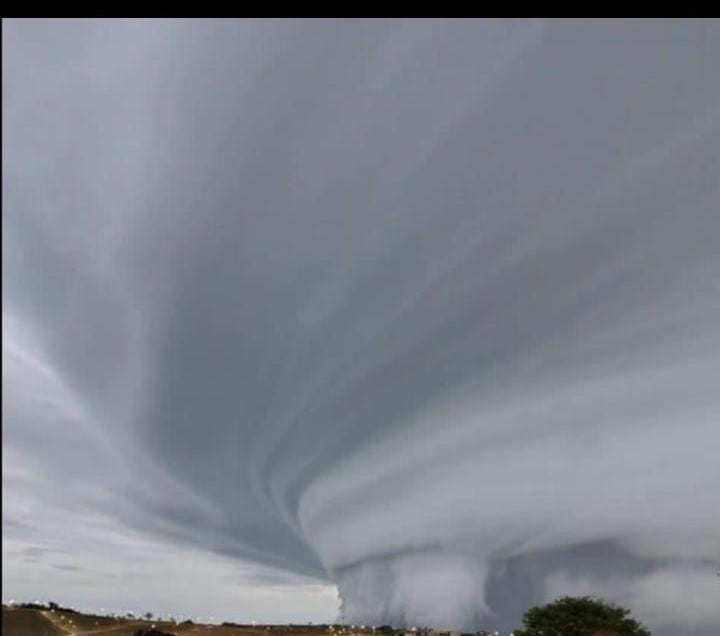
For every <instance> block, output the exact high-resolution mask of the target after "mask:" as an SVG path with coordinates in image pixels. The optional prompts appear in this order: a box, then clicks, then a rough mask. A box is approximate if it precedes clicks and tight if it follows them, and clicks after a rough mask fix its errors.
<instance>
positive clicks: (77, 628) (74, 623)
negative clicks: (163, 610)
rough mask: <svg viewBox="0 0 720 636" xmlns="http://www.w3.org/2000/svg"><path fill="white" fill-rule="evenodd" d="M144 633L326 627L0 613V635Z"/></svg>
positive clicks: (226, 633)
mask: <svg viewBox="0 0 720 636" xmlns="http://www.w3.org/2000/svg"><path fill="white" fill-rule="evenodd" d="M144 630H147V633H148V635H147V636H159V635H158V634H153V632H152V630H157V632H160V633H163V634H175V635H177V636H180V635H185V634H187V635H190V634H192V636H210V635H212V636H268V635H269V634H272V635H273V636H286V635H289V634H292V635H293V636H320V634H322V635H323V636H327V634H328V632H329V628H328V627H327V626H315V627H313V626H287V625H285V626H277V625H276V626H258V627H252V626H245V625H233V624H224V625H202V624H198V623H174V622H169V621H153V620H141V619H131V618H112V617H108V616H90V615H87V614H80V613H78V612H66V611H62V610H48V609H26V608H10V607H3V612H2V636H72V635H74V634H78V635H81V634H82V635H83V636H106V635H107V636H134V635H135V634H141V633H142V632H143V631H144ZM358 633H359V632H358ZM345 635H346V636H347V635H348V632H345Z"/></svg>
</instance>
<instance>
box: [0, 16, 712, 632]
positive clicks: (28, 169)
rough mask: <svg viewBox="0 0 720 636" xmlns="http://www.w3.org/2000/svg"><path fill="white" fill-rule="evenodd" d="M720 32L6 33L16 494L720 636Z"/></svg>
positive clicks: (340, 579) (406, 28) (440, 27)
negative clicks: (573, 598) (567, 596)
mask: <svg viewBox="0 0 720 636" xmlns="http://www.w3.org/2000/svg"><path fill="white" fill-rule="evenodd" d="M719 36H720V30H719V29H718V24H717V23H716V22H712V21H707V22H698V21H678V22H628V23H624V22H595V23H586V22H562V23H554V22H536V21H527V22H513V21H501V22H495V21H481V22H475V21H467V22H435V21H415V22H400V21H388V22H382V21H368V22H313V21H276V22H263V21H224V22H217V21H146V22H133V21H116V22H103V21H84V22H62V23H60V22H22V21H11V22H9V23H7V24H6V29H4V42H3V46H4V56H3V60H4V61H3V64H4V69H3V70H4V73H3V82H4V86H3V89H4V95H5V96H6V97H5V103H4V105H3V109H4V113H3V114H4V122H5V136H4V137H5V141H4V153H3V156H4V171H3V174H4V206H3V208H4V212H3V214H4V219H3V220H4V222H3V229H4V233H3V265H4V268H3V290H4V291H3V297H4V309H3V329H4V338H3V362H4V364H3V385H4V387H5V388H6V389H7V391H6V393H9V394H11V397H10V399H9V400H8V401H7V403H4V406H3V408H4V417H3V420H4V427H5V431H4V434H5V441H6V448H4V451H3V452H4V459H6V462H7V463H8V464H9V468H7V469H5V468H4V474H3V479H4V484H5V488H9V484H11V483H12V484H15V486H14V487H13V492H14V493H15V499H14V503H12V505H11V506H10V507H9V510H8V512H7V515H6V517H4V519H5V518H7V519H9V520H10V521H11V522H12V523H23V522H27V521H28V520H29V518H28V517H29V513H28V512H27V509H28V504H27V502H28V501H30V500H33V501H39V502H43V503H42V507H43V510H49V509H52V505H53V504H54V503H56V502H57V501H58V500H59V498H60V497H65V498H66V499H67V502H68V505H69V506H71V507H72V508H73V510H75V512H76V514H77V515H78V518H94V517H93V515H101V516H102V519H103V520H104V521H102V522H98V524H99V525H98V526H97V533H98V535H97V536H98V537H101V536H104V537H107V536H108V534H107V533H109V532H111V530H109V529H108V528H109V527H112V526H109V527H108V526H107V525H104V524H106V523H108V521H107V520H108V519H112V520H116V521H115V523H117V520H120V521H122V523H123V524H124V526H125V527H127V528H128V529H131V530H132V531H133V532H141V533H144V534H145V535H147V536H151V537H154V538H160V539H163V540H165V541H166V542H167V543H168V544H169V545H172V546H188V547H187V549H188V550H190V549H192V550H196V549H200V550H204V551H207V552H208V553H210V552H212V553H214V554H218V555H223V556H226V557H227V556H230V557H235V558H237V559H241V560H246V561H252V562H255V563H257V564H262V565H257V566H255V570H253V569H252V568H250V569H249V570H247V572H246V573H245V576H247V577H248V580H253V578H254V580H255V581H256V584H257V585H258V586H262V585H263V584H264V583H266V582H267V581H268V578H267V577H269V579H270V580H275V577H277V576H279V575H277V574H276V573H274V571H273V570H266V569H263V568H264V567H265V566H267V567H271V568H273V567H274V568H277V567H280V568H285V569H287V570H290V571H292V572H294V573H295V575H293V576H297V577H298V578H297V579H296V581H297V585H298V586H305V588H306V589H310V588H312V584H310V583H308V581H314V580H315V578H314V577H317V578H319V579H322V580H328V581H332V582H334V583H336V584H337V586H338V589H339V591H340V593H341V596H342V598H343V610H344V612H345V614H346V616H347V618H348V619H350V620H357V621H366V622H372V621H394V622H425V623H430V624H436V625H450V626H460V627H465V626H471V625H474V624H477V623H482V624H494V625H498V626H503V627H509V626H511V625H512V624H516V621H517V619H518V616H519V613H520V612H521V610H522V609H523V608H524V607H525V606H526V605H527V604H528V603H531V602H536V601H540V600H543V599H544V598H546V597H552V596H553V595H556V594H561V593H566V592H570V591H573V590H577V589H582V590H587V591H588V592H589V593H595V592H597V593H602V594H603V595H605V596H609V597H612V598H613V599H614V600H618V601H620V602H626V603H630V604H633V606H636V607H637V608H638V613H639V614H640V615H641V617H642V618H644V619H645V620H646V621H647V622H648V623H651V624H652V625H653V626H655V627H657V628H658V629H659V630H662V629H667V630H672V629H678V628H680V629H682V630H684V631H686V632H687V633H691V631H692V630H695V631H694V632H693V633H697V634H703V633H705V634H710V633H712V632H714V631H716V629H717V627H718V625H720V614H718V612H717V603H716V600H717V589H716V587H717V585H716V583H717V581H716V578H715V577H714V572H713V566H712V561H713V560H714V559H718V558H720V543H718V535H717V532H716V528H717V527H718V523H720V518H719V517H718V509H717V506H716V504H715V502H714V499H715V497H714V495H715V493H716V491H717V488H718V486H720V472H719V469H718V463H717V458H716V457H715V456H714V450H713V449H714V446H713V444H715V445H716V443H717V442H718V441H719V438H718V432H717V431H718V429H717V412H718V406H719V400H718V395H717V388H716V385H717V382H716V378H717V375H718V355H717V352H718V350H719V347H720V319H719V316H720V300H719V299H720V294H718V291H720V289H719V287H718V280H720V277H719V274H720V249H719V248H718V246H719V245H720V241H718V233H719V232H720V216H719V215H718V176H719V170H718V168H719V166H718V147H719V145H720V139H719V136H720V132H719V130H718V116H719V113H720V79H718V75H717V70H716V60H717V59H718V56H719V55H720V50H719V47H718V42H720V37H719ZM715 455H716V453H715ZM61 488H62V492H63V493H69V494H64V495H63V494H61V492H60V489H61ZM4 514H6V513H5V511H4ZM48 514H49V513H48ZM4 523H5V521H4ZM45 523H50V518H49V517H48V519H45ZM114 528H115V530H114V532H117V526H114ZM84 531H85V530H83V531H82V532H84ZM78 532H79V535H78V536H80V534H82V532H80V531H78ZM93 536H95V535H93ZM119 540H120V539H119V538H118V541H119ZM98 541H100V539H99V538H98ZM98 545H100V543H99V544H98ZM75 548H76V549H77V548H78V546H77V545H76V546H75ZM173 549H180V548H175V547H174V548H173ZM98 550H99V548H98ZM208 558H209V557H208ZM609 564H610V565H609ZM79 567H83V575H84V571H85V570H88V571H91V570H92V567H88V566H87V564H83V566H79ZM79 575H80V574H79V573H78V576H79ZM307 577H311V578H307ZM291 582H292V581H291ZM684 585H688V586H691V587H692V589H693V590H694V596H693V599H694V600H693V602H694V603H695V605H694V606H693V609H692V611H688V612H686V613H685V614H682V613H676V614H672V613H671V612H669V610H668V605H669V604H670V605H673V606H675V605H676V604H677V603H678V602H680V601H679V599H674V598H673V595H674V594H675V593H677V592H678V591H679V590H681V589H682V586H684ZM286 588H288V586H285V585H280V586H279V587H278V588H277V589H286ZM291 588H292V586H290V587H289V588H288V589H291ZM273 589H275V588H273ZM298 589H299V587H298ZM313 589H314V588H313ZM656 590H662V593H657V592H656ZM313 593H314V592H313ZM283 594H285V592H283ZM283 598H284V599H285V598H286V597H283ZM509 598H511V599H513V600H512V601H508V599H509Z"/></svg>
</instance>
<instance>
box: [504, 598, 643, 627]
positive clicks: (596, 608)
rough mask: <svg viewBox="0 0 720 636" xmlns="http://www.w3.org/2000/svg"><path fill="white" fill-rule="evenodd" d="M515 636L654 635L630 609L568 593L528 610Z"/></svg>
mask: <svg viewBox="0 0 720 636" xmlns="http://www.w3.org/2000/svg"><path fill="white" fill-rule="evenodd" d="M523 623H524V625H525V628H524V629H521V630H517V631H515V632H514V634H515V636H601V635H602V636H650V632H649V631H648V630H647V629H646V628H645V627H643V625H641V624H640V623H639V622H638V621H636V620H635V619H634V618H631V617H630V610H627V609H624V608H622V607H618V606H616V605H612V604H611V603H606V602H604V601H602V600H600V599H594V598H592V597H589V596H583V597H578V598H574V597H570V596H566V597H565V598H561V599H559V600H557V601H554V602H552V603H549V604H548V605H544V606H543V607H533V608H531V609H529V610H528V611H527V612H525V616H524V618H523Z"/></svg>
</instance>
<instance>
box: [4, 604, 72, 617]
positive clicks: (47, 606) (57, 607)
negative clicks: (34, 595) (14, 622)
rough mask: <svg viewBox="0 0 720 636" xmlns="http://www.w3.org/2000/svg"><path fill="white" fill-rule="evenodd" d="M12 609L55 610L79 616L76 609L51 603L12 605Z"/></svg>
mask: <svg viewBox="0 0 720 636" xmlns="http://www.w3.org/2000/svg"><path fill="white" fill-rule="evenodd" d="M13 605H14V607H19V608H21V609H34V610H48V609H49V610H55V611H56V612H65V613H67V614H80V612H78V611H77V610H76V609H73V608H72V607H63V606H62V605H59V604H58V603H54V602H53V601H48V602H47V603H13Z"/></svg>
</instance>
